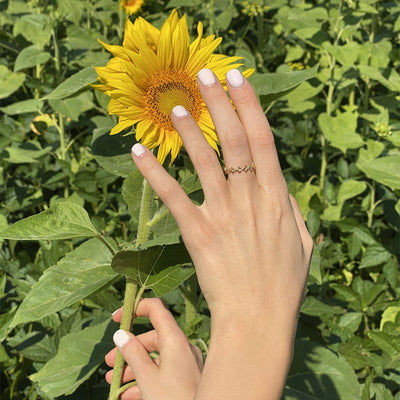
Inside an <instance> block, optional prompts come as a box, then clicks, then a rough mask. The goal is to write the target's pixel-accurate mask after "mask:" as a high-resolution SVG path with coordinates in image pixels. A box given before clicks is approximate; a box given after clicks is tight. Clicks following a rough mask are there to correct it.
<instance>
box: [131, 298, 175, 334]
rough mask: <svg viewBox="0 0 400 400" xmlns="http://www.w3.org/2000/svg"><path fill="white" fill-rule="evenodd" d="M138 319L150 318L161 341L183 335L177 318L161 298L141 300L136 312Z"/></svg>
mask: <svg viewBox="0 0 400 400" xmlns="http://www.w3.org/2000/svg"><path fill="white" fill-rule="evenodd" d="M136 317H148V318H150V322H151V324H152V325H153V327H154V329H155V330H156V332H157V333H158V334H159V340H160V341H162V340H163V339H164V338H173V337H175V335H176V334H181V333H182V334H183V332H182V331H181V329H180V328H179V326H178V324H177V322H176V321H175V318H174V317H173V315H172V314H171V312H170V311H169V310H168V309H167V307H166V306H165V304H164V302H163V301H162V300H161V299H159V298H144V299H142V300H140V302H139V305H138V307H137V310H136Z"/></svg>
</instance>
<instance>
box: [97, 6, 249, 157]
mask: <svg viewBox="0 0 400 400" xmlns="http://www.w3.org/2000/svg"><path fill="white" fill-rule="evenodd" d="M197 34H198V36H197V38H196V39H195V40H194V41H193V42H192V43H190V37H189V31H188V26H187V22H186V18H185V17H184V16H183V17H182V18H180V19H179V18H178V13H177V11H176V10H173V11H172V13H171V14H170V16H169V17H168V18H167V20H166V21H165V23H164V24H163V26H162V27H161V30H158V29H157V28H155V27H154V26H153V25H151V24H150V23H148V22H147V21H146V20H144V19H143V18H141V17H139V18H137V19H136V20H135V22H134V23H132V22H131V21H130V20H129V19H127V21H126V25H125V33H124V40H123V44H122V46H115V45H108V44H106V43H103V42H101V43H102V44H103V46H104V47H105V48H106V49H107V50H108V51H109V52H110V53H112V54H113V56H114V57H113V58H111V59H110V61H109V62H108V63H107V65H106V66H105V67H97V68H95V69H96V72H97V74H98V76H99V78H98V80H99V81H100V83H99V84H96V85H94V87H95V88H96V89H99V90H101V91H103V92H104V93H106V94H107V95H108V96H110V97H111V100H110V103H109V106H108V112H109V113H110V114H116V115H118V116H119V120H118V124H117V125H116V126H114V128H113V129H112V130H111V132H110V134H111V135H113V134H116V133H119V132H121V131H123V130H125V129H127V128H130V127H132V126H134V125H136V139H137V140H138V141H141V142H142V144H143V145H145V146H146V147H148V148H150V149H153V148H155V147H157V146H159V148H158V153H157V158H158V160H159V161H160V162H161V163H163V162H164V161H165V158H166V157H167V155H168V154H169V153H170V154H171V163H172V162H173V161H174V160H175V158H176V157H177V155H178V153H179V150H180V149H181V147H182V140H181V138H180V136H179V135H178V133H177V131H176V130H175V128H174V126H173V124H172V121H171V117H170V115H171V111H172V108H173V107H175V106H176V105H182V106H184V107H185V108H186V109H187V110H188V111H189V112H190V114H191V115H192V117H193V118H194V119H195V120H196V122H197V123H198V125H199V126H200V128H201V129H202V131H203V134H204V136H205V137H206V139H207V141H208V143H209V144H210V145H211V146H212V147H213V148H214V149H215V150H216V151H217V152H218V145H217V143H218V137H217V134H216V132H215V128H214V124H213V122H212V120H211V117H210V114H209V112H208V110H207V107H206V105H205V103H204V101H203V99H202V97H201V95H200V91H199V89H198V87H197V81H196V77H197V73H198V72H199V71H200V70H201V69H203V68H210V69H212V70H213V72H214V73H215V75H216V76H217V78H218V79H219V80H220V82H221V83H222V85H223V86H224V87H225V88H226V84H225V75H226V73H227V72H228V71H229V70H230V69H232V68H237V67H238V66H240V65H242V64H239V63H237V61H238V60H240V59H241V57H227V56H225V55H222V54H213V52H214V50H215V49H216V48H217V46H218V45H219V44H220V43H221V38H215V36H214V35H210V36H208V37H203V25H202V23H201V22H199V24H198V26H197ZM252 72H253V70H246V71H244V73H243V74H244V75H245V76H249V75H250V74H251V73H252Z"/></svg>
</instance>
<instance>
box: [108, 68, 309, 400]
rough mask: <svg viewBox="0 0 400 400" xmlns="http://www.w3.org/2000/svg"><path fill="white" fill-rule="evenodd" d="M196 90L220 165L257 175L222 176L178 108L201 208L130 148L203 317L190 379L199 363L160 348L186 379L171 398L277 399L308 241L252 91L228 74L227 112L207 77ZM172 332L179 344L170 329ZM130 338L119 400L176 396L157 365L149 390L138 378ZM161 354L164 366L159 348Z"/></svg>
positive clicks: (219, 90) (146, 154) (124, 347)
mask: <svg viewBox="0 0 400 400" xmlns="http://www.w3.org/2000/svg"><path fill="white" fill-rule="evenodd" d="M198 85H199V88H200V91H201V94H202V96H203V99H204V101H205V103H206V105H207V107H208V109H209V111H210V114H211V117H212V119H213V122H214V125H215V127H216V130H217V132H218V137H219V140H220V143H221V147H222V152H223V156H224V162H225V165H227V166H233V167H243V166H245V165H249V164H250V163H251V162H254V164H255V166H256V172H252V171H249V172H242V173H234V174H229V176H228V179H226V177H225V175H224V172H223V170H222V168H221V166H220V163H219V160H218V156H217V154H216V153H215V151H214V150H213V149H212V148H211V147H210V146H209V144H208V143H207V141H206V139H205V138H204V136H203V134H202V132H201V131H200V128H199V127H198V125H197V124H196V122H195V121H194V120H193V119H192V118H191V116H190V115H188V114H187V113H185V112H184V111H185V110H184V109H182V108H181V107H176V108H174V110H173V113H172V116H171V118H172V121H173V123H174V125H175V127H176V129H177V131H178V132H179V134H180V136H181V137H182V140H183V142H184V146H185V148H186V150H187V152H188V154H189V156H190V158H191V160H192V162H193V165H194V167H195V168H196V170H197V173H198V176H199V179H200V181H201V185H202V188H203V191H204V199H205V200H204V203H203V204H202V205H201V206H196V205H194V204H193V203H192V202H191V201H190V199H189V198H188V197H187V195H186V194H185V193H184V191H183V190H182V188H181V187H180V186H179V184H178V182H177V181H175V180H174V179H173V178H172V177H171V176H170V175H169V174H168V173H167V171H166V170H165V169H164V168H163V167H162V166H161V165H160V164H159V163H158V161H157V160H156V158H155V157H154V156H153V154H152V153H151V152H150V151H149V150H148V149H146V148H144V147H143V146H142V145H140V144H137V145H135V146H134V147H133V151H132V158H133V160H134V162H135V163H136V166H137V167H138V169H139V170H140V172H141V173H142V174H143V176H144V177H145V178H146V179H147V181H148V182H149V184H150V185H151V186H152V187H153V189H154V191H155V192H156V193H157V194H158V196H159V197H160V198H161V200H162V201H163V202H164V203H165V204H166V206H167V207H168V208H169V210H170V211H171V213H172V215H173V216H174V218H175V219H176V221H177V223H178V225H179V228H180V231H181V234H182V238H183V240H184V243H185V245H186V247H187V249H188V251H189V253H190V255H191V258H192V260H193V263H194V265H195V268H196V273H197V277H198V281H199V284H200V287H201V290H202V292H203V294H204V297H205V299H206V301H207V303H208V306H209V309H210V313H211V320H212V327H211V340H210V346H209V352H208V355H207V359H206V361H205V364H204V368H203V369H202V372H201V375H200V377H199V379H198V381H197V382H195V381H196V379H194V377H195V376H197V373H199V371H200V370H201V367H199V366H200V365H201V364H200V363H199V359H198V358H197V357H194V358H193V354H196V350H193V349H192V351H191V352H187V353H186V356H185V360H183V358H182V359H179V356H178V355H176V354H175V355H174V354H172V353H170V352H167V348H165V350H164V356H165V360H167V359H169V360H171V363H170V364H169V365H170V367H171V368H172V369H175V373H176V375H177V376H179V374H180V372H179V371H180V365H179V364H180V363H186V364H185V365H189V364H190V365H191V366H192V367H191V368H192V369H191V371H192V374H190V377H188V378H187V379H188V382H191V383H188V385H187V387H190V389H187V390H186V392H185V393H183V392H182V393H180V394H181V395H182V397H179V399H180V398H182V399H196V400H203V399H204V400H206V399H207V400H212V399H216V400H217V399H224V398H225V399H228V398H229V399H233V400H234V399H238V400H239V399H244V398H249V399H252V400H258V399H260V400H265V399H279V398H280V396H281V393H282V390H283V386H284V383H285V379H286V376H287V373H288V370H289V367H290V363H291V361H292V353H293V344H294V338H295V332H296V327H297V319H298V313H299V309H300V305H301V302H302V300H303V298H304V294H305V290H306V285H307V277H308V270H309V264H310V259H311V253H312V248H313V242H312V239H311V237H310V235H309V233H308V231H307V228H306V226H305V224H304V221H303V218H302V216H301V212H300V210H299V207H298V205H297V203H296V201H295V200H294V199H293V198H292V197H291V196H290V195H289V193H288V189H287V184H286V182H285V179H284V177H283V174H282V171H281V168H280V165H279V160H278V155H277V151H276V148H275V144H274V138H273V135H272V132H271V128H270V126H269V123H268V121H267V119H266V117H265V115H264V112H263V110H262V108H261V106H260V104H259V102H258V99H257V97H256V95H255V93H254V91H253V89H252V87H251V85H250V84H249V83H248V81H247V80H246V79H245V78H244V77H243V76H242V75H241V74H240V73H239V71H237V70H232V71H230V72H228V75H227V87H228V91H229V96H230V98H231V100H232V102H233V104H234V106H235V108H236V111H235V109H234V108H233V107H232V104H231V102H230V101H229V99H228V96H227V95H226V93H225V91H224V89H223V87H222V86H221V84H220V83H219V82H218V81H217V80H215V79H213V74H212V72H211V71H210V70H202V71H200V72H199V75H198ZM154 323H156V321H155V320H154ZM170 324H171V326H172V321H171V320H170ZM162 325H163V321H162V320H159V321H157V326H158V328H157V327H156V326H154V325H153V326H154V328H155V330H156V331H157V332H158V329H160V328H161V326H162ZM178 329H179V328H178ZM173 331H174V332H176V334H177V335H178V337H180V333H179V334H178V330H173ZM160 333H161V332H160ZM117 336H118V335H117ZM161 336H162V335H161V334H160V336H159V337H160V340H161ZM117 339H118V338H117ZM171 340H172V339H171ZM139 341H140V339H139V337H137V338H134V337H133V335H131V334H129V336H127V339H126V340H124V341H121V340H119V341H118V340H117V346H118V345H119V346H118V347H119V348H120V351H121V353H122V355H123V356H124V358H125V360H126V361H127V363H128V371H130V374H131V375H130V376H135V377H136V379H137V383H138V389H136V390H137V394H135V396H136V397H134V395H132V396H131V397H128V395H127V394H125V396H126V397H121V398H122V399H126V400H136V399H143V400H158V399H160V400H161V399H178V397H176V395H177V392H176V385H178V386H185V387H186V385H183V384H182V379H181V378H178V379H177V381H175V385H166V386H164V387H162V385H164V384H165V381H166V379H167V377H169V378H171V375H173V373H172V372H171V370H168V369H167V368H163V362H161V363H160V365H158V366H157V365H156V364H154V362H152V363H153V366H154V368H158V372H159V374H158V375H156V376H157V377H158V380H155V379H153V380H151V379H150V383H149V382H148V381H147V380H146V379H145V378H144V377H145V375H146V371H148V369H147V367H148V363H146V362H145V361H143V360H145V358H142V357H141V356H139V354H141V353H140V352H139V351H138V342H139ZM144 348H146V345H144ZM160 350H161V351H160V359H163V348H161V346H160ZM177 351H178V350H177ZM178 352H179V351H178ZM146 354H147V353H146ZM108 357H109V356H108ZM143 357H144V352H143ZM182 357H183V355H182ZM147 360H148V359H147ZM142 361H143V362H142ZM165 364H167V361H166V362H165ZM109 365H110V366H112V362H109ZM142 377H143V378H142ZM172 382H174V381H172ZM191 385H193V387H192V386H191ZM150 386H153V387H154V386H160V387H161V389H160V390H161V392H160V393H159V394H158V393H154V392H152V393H151V394H150V392H149V390H150ZM130 390H131V389H130ZM169 390H171V391H169ZM127 392H128V391H127ZM138 396H139V397H138Z"/></svg>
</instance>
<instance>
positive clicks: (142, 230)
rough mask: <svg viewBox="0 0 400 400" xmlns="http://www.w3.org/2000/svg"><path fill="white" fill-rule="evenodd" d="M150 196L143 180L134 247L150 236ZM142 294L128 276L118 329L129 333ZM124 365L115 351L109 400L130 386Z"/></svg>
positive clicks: (122, 359) (113, 399) (136, 283)
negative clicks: (123, 375) (124, 378)
mask: <svg viewBox="0 0 400 400" xmlns="http://www.w3.org/2000/svg"><path fill="white" fill-rule="evenodd" d="M152 196H153V190H152V188H151V186H150V185H149V184H148V183H147V181H146V180H145V179H144V180H143V192H142V199H141V203H140V213H139V226H138V232H137V237H136V242H135V245H136V247H139V246H140V245H141V244H142V243H144V242H145V241H146V240H148V238H149V236H150V231H151V226H150V224H149V221H150V219H151V218H150V217H151V213H152V207H151V204H152V201H151V200H152ZM143 292H144V288H143V287H141V286H140V284H139V283H138V282H137V281H136V280H133V279H131V278H129V277H128V276H127V277H126V287H125V297H124V305H123V311H122V318H121V323H120V327H119V329H123V330H125V331H131V329H132V325H133V319H134V316H135V313H136V308H137V306H138V304H139V301H140V299H141V298H142V295H143ZM124 363H125V361H124V358H123V357H122V355H121V353H120V352H119V351H117V354H116V357H115V363H114V371H113V377H112V381H111V386H110V394H109V397H108V399H109V400H118V398H119V396H120V395H121V394H122V393H123V392H124V391H125V390H126V389H128V387H130V386H132V385H130V384H128V385H124V386H122V387H121V384H122V374H123V371H124Z"/></svg>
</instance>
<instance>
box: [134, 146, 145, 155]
mask: <svg viewBox="0 0 400 400" xmlns="http://www.w3.org/2000/svg"><path fill="white" fill-rule="evenodd" d="M145 151H146V147H144V146H143V145H142V144H140V143H135V144H134V145H133V146H132V153H133V154H134V155H135V156H136V157H140V156H141V155H142V154H143V153H144V152H145Z"/></svg>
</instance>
